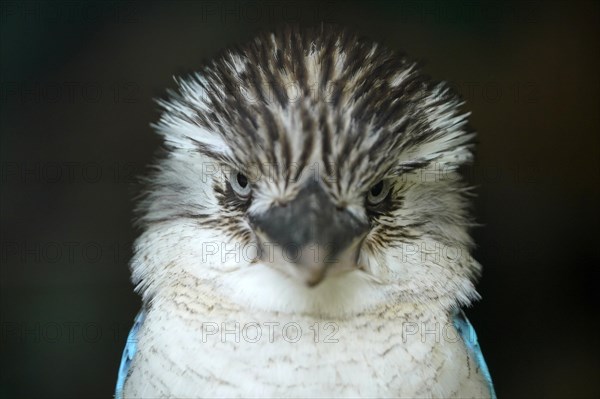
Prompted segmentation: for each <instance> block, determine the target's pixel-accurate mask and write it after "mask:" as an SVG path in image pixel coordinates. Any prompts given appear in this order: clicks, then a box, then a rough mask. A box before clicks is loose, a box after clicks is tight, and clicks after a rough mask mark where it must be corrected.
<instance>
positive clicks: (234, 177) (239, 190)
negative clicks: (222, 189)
mask: <svg viewBox="0 0 600 399" xmlns="http://www.w3.org/2000/svg"><path fill="white" fill-rule="evenodd" d="M229 184H231V188H233V191H235V193H236V194H237V195H239V196H240V197H242V198H248V197H249V196H250V193H251V192H252V187H251V186H250V181H249V180H248V178H247V177H246V175H244V174H243V173H242V172H239V171H237V172H233V173H232V174H231V176H230V177H229Z"/></svg>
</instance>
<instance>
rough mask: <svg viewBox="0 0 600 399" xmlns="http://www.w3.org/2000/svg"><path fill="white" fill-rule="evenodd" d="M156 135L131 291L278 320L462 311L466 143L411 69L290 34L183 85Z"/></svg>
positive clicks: (259, 41)
mask: <svg viewBox="0 0 600 399" xmlns="http://www.w3.org/2000/svg"><path fill="white" fill-rule="evenodd" d="M177 83H178V88H177V89H176V90H175V91H172V92H171V93H170V97H169V98H168V99H166V100H162V101H161V102H160V104H161V105H162V107H163V109H164V113H163V115H162V117H161V119H160V121H159V123H158V124H157V125H156V128H157V130H158V131H159V133H160V134H161V135H162V136H163V137H164V141H165V145H166V149H167V155H166V157H164V159H162V160H161V161H160V162H159V163H158V164H157V167H156V170H155V172H154V173H153V175H152V176H151V177H150V178H149V183H150V184H149V190H148V194H147V197H146V199H145V200H144V201H143V202H142V206H141V218H140V219H141V222H142V226H143V228H144V233H143V234H142V236H141V237H140V238H139V239H138V241H137V244H136V255H135V257H134V260H133V263H132V267H133V277H134V281H135V282H136V283H138V286H139V288H140V289H141V290H142V292H143V293H144V295H146V296H154V295H157V294H158V293H159V292H160V290H161V289H164V288H167V287H174V286H176V285H177V284H183V281H187V280H188V279H189V278H190V277H192V278H193V279H195V280H196V281H201V282H203V284H207V285H209V286H210V287H211V289H212V290H213V292H219V293H220V295H223V296H228V297H229V298H231V300H233V301H235V302H238V303H241V304H245V305H247V306H255V307H259V308H268V309H272V310H279V311H286V310H289V311H316V310H319V309H324V308H328V309H330V310H331V309H333V311H336V312H345V311H352V310H358V309H364V307H365V306H370V305H374V304H377V303H381V302H385V301H407V302H413V303H414V302H416V303H438V304H440V305H441V306H445V307H449V306H453V305H456V304H457V303H467V302H468V301H469V300H470V299H472V298H473V297H474V296H475V295H476V293H475V291H474V288H473V285H472V279H473V277H474V276H475V275H476V274H477V272H478V270H479V266H478V264H477V263H476V262H475V261H474V260H473V258H472V257H471V256H470V253H469V251H470V247H471V239H470V237H469V235H468V233H467V229H468V226H469V218H468V212H467V209H466V208H467V205H468V202H467V201H466V199H465V196H466V187H465V185H464V184H463V183H462V182H461V179H460V177H459V175H458V173H457V168H458V167H459V166H460V165H461V164H463V163H464V162H466V161H468V160H470V158H471V152H470V147H471V145H470V142H471V139H472V137H473V134H471V133H469V132H468V131H467V130H466V128H465V126H466V115H464V114H461V113H460V111H459V107H460V105H461V103H460V100H459V99H458V98H457V97H456V96H455V95H454V94H453V93H452V92H451V91H450V90H449V89H447V88H446V87H445V85H444V84H441V83H433V82H432V81H430V80H429V79H428V78H427V77H425V76H423V75H422V74H421V73H420V72H419V71H418V70H417V68H416V66H415V65H414V64H413V63H410V62H409V61H408V60H407V59H406V58H405V57H404V56H402V55H399V54H397V53H395V52H392V51H390V50H387V49H385V48H383V47H381V46H380V45H378V44H376V43H373V42H370V41H368V40H364V39H359V38H357V37H355V36H353V35H352V34H349V33H347V32H345V31H339V30H336V29H334V28H327V27H325V28H318V29H313V30H300V29H296V28H288V29H283V30H281V31H279V32H277V33H274V34H265V35H262V36H259V37H258V38H256V39H254V40H253V41H252V42H250V43H249V44H248V45H246V46H243V47H239V48H236V49H233V50H230V51H227V52H225V53H224V54H223V55H222V56H220V57H219V58H218V59H217V60H215V61H214V62H212V63H210V64H208V65H207V66H205V67H204V68H203V69H202V70H201V71H200V72H199V73H198V74H195V75H192V76H190V77H187V78H184V79H179V80H177Z"/></svg>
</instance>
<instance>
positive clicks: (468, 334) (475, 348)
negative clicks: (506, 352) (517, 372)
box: [453, 310, 496, 399]
mask: <svg viewBox="0 0 600 399" xmlns="http://www.w3.org/2000/svg"><path fill="white" fill-rule="evenodd" d="M453 322H454V327H455V328H456V330H457V331H458V333H459V334H460V336H461V338H462V340H463V341H464V343H465V345H466V346H467V348H468V349H469V350H470V351H471V352H472V353H473V357H474V358H475V361H476V362H477V367H479V369H480V370H481V373H482V374H483V377H484V378H485V380H486V382H487V384H488V389H489V390H490V395H491V397H492V399H496V391H495V390H494V384H493V383H492V376H491V375H490V371H489V370H488V367H487V364H486V363H485V359H484V358H483V353H481V347H480V346H479V342H478V341H477V334H476V333H475V329H474V328H473V325H472V324H471V323H470V322H469V319H467V316H465V313H464V312H463V311H462V310H458V311H457V312H456V313H455V314H454V315H453Z"/></svg>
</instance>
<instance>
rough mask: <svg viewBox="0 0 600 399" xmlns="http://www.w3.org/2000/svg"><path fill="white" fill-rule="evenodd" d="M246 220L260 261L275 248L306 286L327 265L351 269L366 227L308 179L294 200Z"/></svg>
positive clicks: (319, 278)
mask: <svg viewBox="0 0 600 399" xmlns="http://www.w3.org/2000/svg"><path fill="white" fill-rule="evenodd" d="M250 223H251V224H252V225H253V227H254V229H255V231H256V233H257V235H258V237H259V241H260V247H261V249H262V251H261V252H262V255H261V257H262V260H263V261H265V262H268V261H270V260H272V259H266V258H267V257H268V256H270V255H269V253H268V251H267V250H268V249H271V248H273V247H278V248H279V249H280V250H281V251H282V253H283V258H284V260H285V261H286V262H288V263H292V264H293V266H294V269H295V271H296V272H297V273H296V274H299V275H300V276H301V278H302V279H303V280H304V281H305V282H306V284H308V285H309V286H314V285H317V284H318V283H319V282H321V281H322V280H323V278H324V277H325V275H326V273H327V270H328V269H329V268H332V267H336V268H343V269H352V268H355V267H356V261H357V256H358V249H359V244H360V243H361V242H362V239H363V238H364V237H365V235H366V233H367V231H368V228H369V225H368V223H366V222H363V221H361V220H359V219H358V218H357V217H356V216H354V215H353V214H351V213H350V212H349V211H348V210H346V209H345V208H340V207H337V206H336V205H335V204H334V203H333V202H332V201H331V199H330V196H329V195H328V194H327V193H326V192H325V190H324V189H323V188H322V187H321V185H320V184H319V183H318V182H316V181H312V180H311V181H310V182H309V183H308V184H307V185H306V186H304V188H303V189H302V190H300V192H299V193H298V195H297V196H296V198H295V199H294V200H292V201H291V202H289V203H287V204H283V205H279V206H274V207H272V208H270V209H269V210H268V211H267V212H265V213H262V214H260V215H253V216H250ZM267 247H269V248H267Z"/></svg>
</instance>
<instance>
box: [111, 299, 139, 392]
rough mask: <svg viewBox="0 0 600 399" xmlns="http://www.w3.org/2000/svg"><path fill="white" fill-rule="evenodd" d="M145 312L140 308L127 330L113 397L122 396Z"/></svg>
mask: <svg viewBox="0 0 600 399" xmlns="http://www.w3.org/2000/svg"><path fill="white" fill-rule="evenodd" d="M145 316H146V313H145V312H144V309H142V310H140V311H139V312H138V314H137V316H135V320H134V322H133V327H131V330H130V331H129V335H128V336H127V343H126V344H125V349H123V356H121V365H120V366H119V375H118V377H117V386H116V387H115V399H122V398H123V387H124V386H125V380H126V379H127V376H128V374H129V367H130V366H131V361H132V360H133V356H134V355H135V352H136V351H137V340H138V338H137V335H138V331H139V330H140V328H141V326H142V323H143V322H144V318H145Z"/></svg>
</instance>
